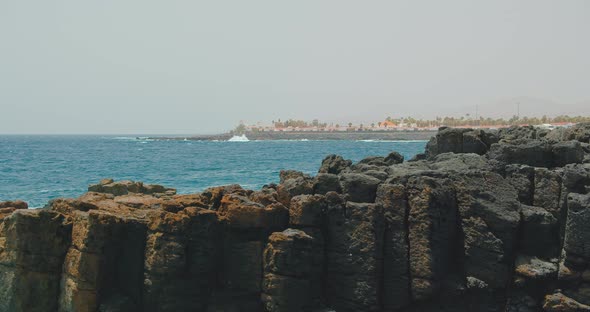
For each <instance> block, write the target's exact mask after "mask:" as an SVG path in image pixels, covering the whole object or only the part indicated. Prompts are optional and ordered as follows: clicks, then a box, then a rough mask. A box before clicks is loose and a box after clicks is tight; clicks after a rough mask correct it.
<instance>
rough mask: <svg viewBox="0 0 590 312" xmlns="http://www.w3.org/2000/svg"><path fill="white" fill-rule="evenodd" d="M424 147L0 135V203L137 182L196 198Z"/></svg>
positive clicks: (35, 201)
mask: <svg viewBox="0 0 590 312" xmlns="http://www.w3.org/2000/svg"><path fill="white" fill-rule="evenodd" d="M425 145H426V141H250V142H212V141H161V140H148V139H141V140H138V139H136V137H115V136H28V135H11V136H0V201H5V200H15V199H20V200H24V201H26V202H28V203H29V206H30V207H43V206H44V205H45V204H46V203H47V202H48V201H49V200H51V199H54V198H59V197H78V196H80V195H82V194H83V193H84V192H86V189H87V187H88V185H89V184H92V183H96V182H98V181H99V180H100V179H103V178H113V179H115V180H124V179H126V180H127V179H128V180H135V181H143V182H145V183H151V184H154V183H155V184H162V185H165V186H167V187H173V188H176V189H177V190H178V193H181V194H183V193H195V192H199V191H202V190H204V189H205V188H207V187H210V186H216V185H227V184H234V183H237V184H240V185H242V186H243V187H244V188H249V189H258V188H260V187H262V186H263V185H264V184H269V183H277V182H278V180H279V171H280V170H283V169H294V170H300V171H303V172H305V173H308V174H312V175H314V174H315V173H316V172H317V170H318V168H319V166H320V164H321V161H322V159H323V158H324V157H325V156H326V155H328V154H338V155H342V156H343V157H345V158H347V159H351V160H353V161H358V160H360V159H362V158H364V157H367V156H385V155H387V154H388V153H390V152H391V151H397V152H399V153H400V154H402V155H404V157H405V158H406V159H410V158H411V157H413V156H414V155H416V154H417V153H420V152H423V151H424V147H425Z"/></svg>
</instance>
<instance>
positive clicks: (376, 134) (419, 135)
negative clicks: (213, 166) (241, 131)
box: [149, 130, 436, 141]
mask: <svg viewBox="0 0 590 312" xmlns="http://www.w3.org/2000/svg"><path fill="white" fill-rule="evenodd" d="M435 134H436V131H432V130H421V131H354V132H352V131H351V132H340V131H339V132H329V131H313V132H312V131H281V132H279V131H267V132H247V133H246V137H247V138H248V139H249V140H256V141H264V140H310V141H312V140H341V141H344V140H353V141H354V140H400V141H410V140H428V139H430V138H431V137H432V136H434V135H435ZM232 136H233V134H231V133H223V134H212V135H195V136H163V137H156V136H155V137H149V139H152V140H178V141H183V140H189V141H227V140H229V139H230V138H231V137H232Z"/></svg>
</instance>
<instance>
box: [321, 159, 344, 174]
mask: <svg viewBox="0 0 590 312" xmlns="http://www.w3.org/2000/svg"><path fill="white" fill-rule="evenodd" d="M351 165H352V161H351V160H345V159H344V158H342V156H338V155H334V154H332V155H328V156H326V158H324V160H322V165H321V166H320V169H319V171H318V173H332V174H339V173H340V172H342V171H343V170H344V169H346V168H348V167H350V166H351Z"/></svg>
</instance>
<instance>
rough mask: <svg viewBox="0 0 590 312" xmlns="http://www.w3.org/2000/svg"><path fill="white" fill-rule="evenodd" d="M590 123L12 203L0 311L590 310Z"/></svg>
mask: <svg viewBox="0 0 590 312" xmlns="http://www.w3.org/2000/svg"><path fill="white" fill-rule="evenodd" d="M587 129H589V128H588V125H578V126H576V127H573V128H570V129H558V130H554V131H552V132H548V131H546V130H541V129H537V128H534V127H521V128H518V127H514V128H509V129H502V130H499V131H484V130H472V129H451V128H444V129H441V131H440V132H439V133H438V134H437V136H436V137H434V138H433V139H432V140H431V141H430V142H429V143H428V146H427V148H426V151H425V152H426V153H425V154H424V155H422V156H417V157H416V158H414V159H413V160H412V161H408V162H403V157H402V156H401V155H400V154H398V153H396V152H392V153H390V154H389V155H387V156H384V157H381V156H375V157H368V158H365V159H363V160H361V161H360V162H358V163H356V164H354V165H353V164H352V162H351V161H349V160H344V159H343V158H342V157H340V156H336V155H330V156H328V157H327V158H326V159H324V161H323V162H322V165H321V168H320V173H318V174H317V175H316V176H313V177H312V176H309V175H307V174H304V173H302V172H299V171H293V170H285V171H281V173H280V176H279V179H280V182H279V183H278V184H269V185H267V186H265V187H263V188H262V189H260V190H256V191H252V190H246V189H243V188H242V187H240V186H239V185H229V186H221V187H212V188H209V189H207V190H205V191H203V192H202V193H198V194H182V195H177V194H175V191H174V190H173V189H169V188H166V187H163V186H157V185H145V184H143V183H141V182H133V181H121V182H116V181H113V180H110V179H107V180H103V181H101V182H100V183H98V184H96V185H92V186H90V187H89V192H88V193H86V194H84V195H82V196H80V197H79V198H75V199H56V200H53V201H51V202H50V203H49V204H48V205H47V206H46V208H44V209H35V210H32V209H31V210H29V209H26V208H27V205H26V203H24V202H20V201H14V202H0V312H8V311H9V312H24V311H27V312H28V311H39V312H41V311H47V312H58V311H59V312H74V311H76V312H78V311H92V312H95V311H104V312H106V311H113V312H114V311H130V312H136V311H137V312H139V311H148V312H156V311H157V312H160V311H196V312H212V311H253V312H263V311H272V312H280V311H298V312H299V311H301V312H307V311H309V312H320V311H339V312H342V311H344V312H347V311H375V312H377V311H379V312H394V311H395V312H398V311H399V312H412V311H416V312H417V311H421V312H422V311H428V312H430V311H432V312H434V311H445V312H446V311H448V312H451V311H452V312H463V311H465V312H467V311H469V312H471V311H485V312H490V311H498V312H500V311H520V312H522V311H589V310H590V308H589V305H590V245H589V243H588V242H590V226H588V224H590V165H589V164H588V163H585V162H586V161H587V159H590V154H589V148H588V145H587V144H588V143H587V142H588V136H587V133H588V132H587ZM580 142H582V143H580ZM583 142H586V143H583Z"/></svg>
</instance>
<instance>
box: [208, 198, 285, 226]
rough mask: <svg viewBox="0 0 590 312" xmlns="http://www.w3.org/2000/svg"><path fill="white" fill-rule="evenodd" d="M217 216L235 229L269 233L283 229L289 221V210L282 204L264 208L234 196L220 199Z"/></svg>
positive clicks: (246, 199)
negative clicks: (261, 230)
mask: <svg viewBox="0 0 590 312" xmlns="http://www.w3.org/2000/svg"><path fill="white" fill-rule="evenodd" d="M219 214H220V215H221V216H223V217H224V218H225V219H226V220H227V224H228V226H230V227H231V228H236V229H264V230H266V231H271V230H272V229H281V228H285V227H286V226H287V224H288V221H289V210H288V209H287V208H285V206H283V205H282V204H280V203H277V204H271V205H269V206H264V205H262V204H259V203H255V202H253V201H251V200H250V199H248V198H247V197H244V196H240V195H235V194H229V195H225V196H224V197H223V198H222V199H221V205H220V207H219Z"/></svg>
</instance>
